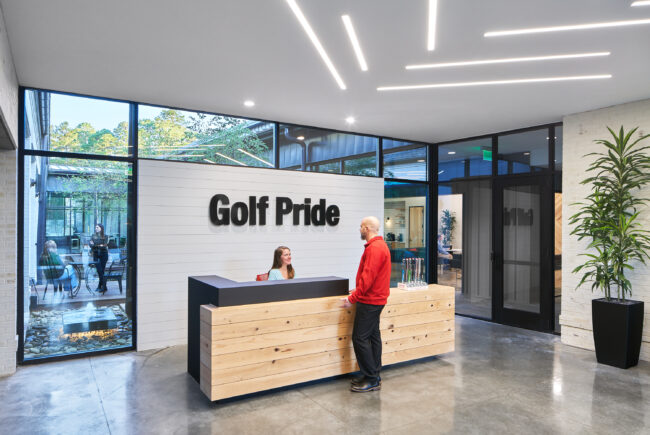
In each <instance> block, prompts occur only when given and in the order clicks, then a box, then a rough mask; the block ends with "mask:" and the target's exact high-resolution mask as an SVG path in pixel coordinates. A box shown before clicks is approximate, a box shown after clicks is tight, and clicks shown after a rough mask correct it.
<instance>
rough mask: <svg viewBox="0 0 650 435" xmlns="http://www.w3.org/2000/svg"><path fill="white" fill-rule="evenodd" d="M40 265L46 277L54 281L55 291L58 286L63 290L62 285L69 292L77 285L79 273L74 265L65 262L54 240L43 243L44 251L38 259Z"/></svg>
mask: <svg viewBox="0 0 650 435" xmlns="http://www.w3.org/2000/svg"><path fill="white" fill-rule="evenodd" d="M38 265H39V266H40V267H41V268H42V270H43V276H44V277H45V279H46V280H48V281H52V285H53V286H54V291H55V292H56V290H57V288H58V289H59V291H61V286H63V287H65V290H66V291H69V292H71V290H72V289H73V288H75V287H76V286H77V283H78V280H77V274H76V273H75V272H74V270H73V268H72V266H70V265H68V266H66V265H65V264H64V263H63V260H61V257H60V256H59V254H58V252H57V247H56V242H55V241H54V240H48V241H46V242H45V245H43V253H42V254H41V257H40V258H39V260H38ZM46 286H47V284H46Z"/></svg>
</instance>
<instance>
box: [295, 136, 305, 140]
mask: <svg viewBox="0 0 650 435" xmlns="http://www.w3.org/2000/svg"><path fill="white" fill-rule="evenodd" d="M296 139H298V140H305V136H298V137H297V138H296Z"/></svg>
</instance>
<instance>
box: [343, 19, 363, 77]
mask: <svg viewBox="0 0 650 435" xmlns="http://www.w3.org/2000/svg"><path fill="white" fill-rule="evenodd" d="M341 19H342V20H343V25H344V26H345V30H346V32H348V38H350V43H351V44H352V49H353V50H354V54H355V55H356V56H357V61H358V62H359V67H360V68H361V71H368V64H367V63H366V58H365V57H364V56H363V51H361V44H359V38H357V32H355V31H354V26H353V25H352V20H351V19H350V16H349V15H343V16H341Z"/></svg>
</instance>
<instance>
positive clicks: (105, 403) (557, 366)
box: [0, 317, 650, 435]
mask: <svg viewBox="0 0 650 435" xmlns="http://www.w3.org/2000/svg"><path fill="white" fill-rule="evenodd" d="M456 326H457V333H456V340H457V341H456V347H457V350H456V351H455V352H454V353H451V354H448V355H444V356H442V357H440V358H431V359H427V360H423V361H419V362H416V363H410V364H404V365H399V366H394V367H388V368H386V369H385V370H384V371H383V374H382V378H383V388H382V390H381V391H380V392H374V393H367V394H355V393H351V392H349V391H348V385H349V382H348V380H347V379H343V378H339V379H333V380H329V381H326V382H319V383H313V384H309V385H303V386H300V387H296V388H291V389H285V390H282V391H275V392H270V393H266V394H262V395H256V396H251V397H247V398H243V399H239V400H229V401H226V402H223V403H210V402H208V400H207V399H206V398H205V397H204V396H203V394H202V393H201V392H200V391H199V388H198V385H197V384H196V383H195V382H194V380H192V379H191V378H190V377H189V376H188V375H187V374H186V373H185V350H186V349H185V347H172V348H167V349H163V350H159V351H155V352H140V353H124V354H116V355H110V356H103V357H95V358H85V359H78V360H72V361H65V362H54V363H48V364H41V365H32V366H24V367H19V369H18V371H17V373H16V374H15V375H13V376H11V377H8V378H3V379H0V433H2V434H40V433H57V434H59V433H60V434H77V433H78V434H93V435H97V434H128V433H134V434H208V433H210V434H240V433H242V434H275V433H278V434H310V433H313V434H326V433H350V434H358V433H371V434H372V433H387V434H393V433H394V434H409V435H413V434H420V433H426V434H434V433H463V434H465V433H481V434H484V433H495V434H536V433H548V434H551V433H553V434H555V433H567V434H581V433H584V434H587V433H589V434H591V433H597V434H611V433H624V434H626V435H627V434H635V433H646V434H647V433H649V431H650V364H648V363H641V364H640V365H639V366H638V367H635V368H631V369H629V370H620V369H615V368H612V367H607V366H602V365H598V364H597V363H596V362H595V359H594V354H593V353H591V352H588V351H584V350H580V349H576V348H571V347H568V346H564V345H562V344H561V343H560V341H559V337H557V336H553V335H548V334H541V333H536V332H531V331H525V330H521V329H516V328H510V327H506V326H501V325H496V324H491V323H486V322H482V321H479V320H474V319H468V318H463V317H457V318H456Z"/></svg>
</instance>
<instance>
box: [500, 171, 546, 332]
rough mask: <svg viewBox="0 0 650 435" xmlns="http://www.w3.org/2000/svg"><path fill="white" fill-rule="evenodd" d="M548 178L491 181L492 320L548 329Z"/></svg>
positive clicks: (517, 178)
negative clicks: (492, 205) (492, 208)
mask: <svg viewBox="0 0 650 435" xmlns="http://www.w3.org/2000/svg"><path fill="white" fill-rule="evenodd" d="M551 181H552V180H551V177H548V176H531V177H512V178H510V177H509V178H506V179H496V180H495V181H494V185H493V192H494V206H495V207H494V216H493V218H494V220H493V222H494V244H493V246H494V249H493V252H492V267H493V275H492V276H493V289H494V300H493V307H492V309H493V319H494V320H496V321H497V322H500V323H505V324H508V325H513V326H519V327H522V328H529V329H537V330H542V331H552V330H553V311H554V310H553V267H552V266H553V256H552V253H553V251H552V249H553V196H552V189H551V186H552V183H551Z"/></svg>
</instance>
